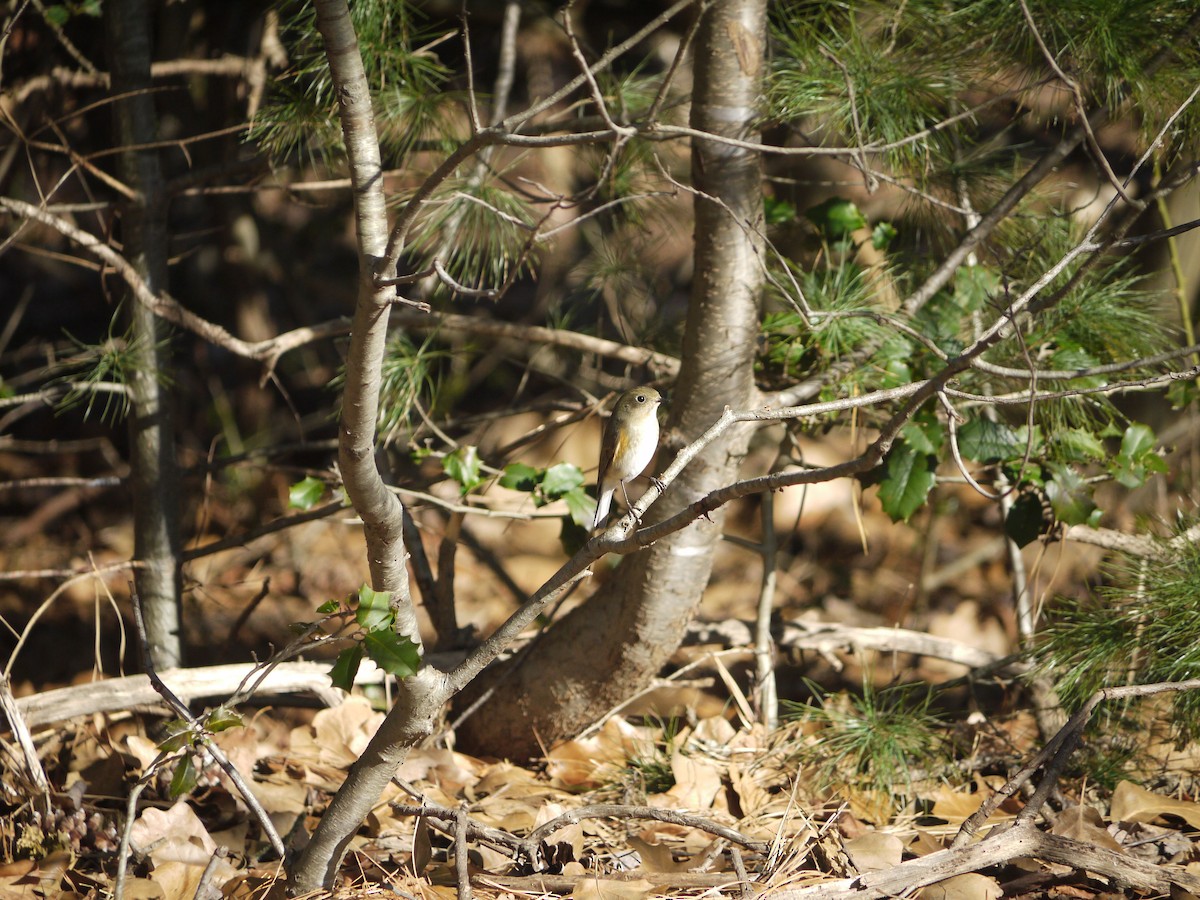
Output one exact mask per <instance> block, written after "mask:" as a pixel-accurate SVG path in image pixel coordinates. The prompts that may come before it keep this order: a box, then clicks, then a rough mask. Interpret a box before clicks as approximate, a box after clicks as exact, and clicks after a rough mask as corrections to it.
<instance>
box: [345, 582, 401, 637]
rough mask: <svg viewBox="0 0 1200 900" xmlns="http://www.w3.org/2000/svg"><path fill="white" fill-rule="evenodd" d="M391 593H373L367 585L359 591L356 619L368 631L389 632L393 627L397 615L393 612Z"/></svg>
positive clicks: (355, 612)
mask: <svg viewBox="0 0 1200 900" xmlns="http://www.w3.org/2000/svg"><path fill="white" fill-rule="evenodd" d="M391 599H392V593H391V591H373V590H371V588H370V587H368V586H367V585H365V584H364V585H363V586H362V587H360V588H359V589H358V609H356V610H355V611H354V619H355V621H356V622H358V624H359V625H361V626H362V627H363V628H365V629H366V630H367V631H370V632H375V631H387V630H388V629H390V628H391V627H392V622H394V621H395V618H396V614H395V612H393V611H392V607H391V604H390V603H389V601H390V600H391Z"/></svg>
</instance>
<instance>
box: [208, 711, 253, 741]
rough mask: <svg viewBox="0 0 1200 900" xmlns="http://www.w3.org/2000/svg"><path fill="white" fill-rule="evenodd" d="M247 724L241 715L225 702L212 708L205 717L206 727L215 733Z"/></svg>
mask: <svg viewBox="0 0 1200 900" xmlns="http://www.w3.org/2000/svg"><path fill="white" fill-rule="evenodd" d="M245 724H246V723H245V722H244V721H243V720H242V717H241V716H240V715H238V714H237V713H236V712H234V711H233V710H232V709H230V708H229V707H228V706H225V705H224V704H221V705H220V706H218V707H217V708H216V709H213V710H210V711H209V713H208V715H207V716H205V717H204V727H205V728H207V729H208V730H209V731H211V732H212V733H213V734H219V733H221V732H222V731H228V730H229V729H230V728H241V727H242V726H243V725H245Z"/></svg>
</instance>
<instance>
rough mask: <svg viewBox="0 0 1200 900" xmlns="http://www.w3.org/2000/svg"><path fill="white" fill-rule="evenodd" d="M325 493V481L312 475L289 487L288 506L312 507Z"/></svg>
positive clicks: (296, 507) (297, 507) (292, 507)
mask: <svg viewBox="0 0 1200 900" xmlns="http://www.w3.org/2000/svg"><path fill="white" fill-rule="evenodd" d="M324 493H325V482H323V481H322V480H321V479H320V478H313V477H312V476H311V475H309V476H308V477H306V478H305V479H304V480H303V481H297V482H296V483H295V484H293V485H292V486H291V487H290V488H288V507H289V508H291V509H312V508H313V507H314V506H315V505H316V503H317V501H318V500H320V499H321V497H322V495H323V494H324Z"/></svg>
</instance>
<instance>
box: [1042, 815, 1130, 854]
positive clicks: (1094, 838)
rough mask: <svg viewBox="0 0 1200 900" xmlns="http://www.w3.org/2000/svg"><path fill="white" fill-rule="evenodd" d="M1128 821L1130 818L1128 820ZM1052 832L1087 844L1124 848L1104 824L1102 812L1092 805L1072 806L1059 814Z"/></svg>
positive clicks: (1111, 848) (1118, 849) (1108, 847)
mask: <svg viewBox="0 0 1200 900" xmlns="http://www.w3.org/2000/svg"><path fill="white" fill-rule="evenodd" d="M1126 821H1128V820H1126ZM1050 833H1051V834H1058V835H1062V836H1063V837H1069V838H1073V839H1075V840H1077V841H1082V842H1083V843H1085V844H1092V845H1094V846H1096V847H1103V848H1104V849H1106V850H1116V851H1121V850H1124V848H1123V847H1122V846H1121V844H1120V842H1118V841H1117V839H1116V838H1114V837H1113V836H1112V835H1111V834H1109V831H1108V829H1107V828H1106V827H1105V825H1104V820H1103V819H1102V818H1100V813H1098V812H1096V810H1094V809H1092V807H1090V806H1070V807H1068V808H1066V809H1064V810H1063V811H1062V813H1060V814H1059V816H1058V818H1057V819H1056V820H1055V821H1054V825H1053V827H1051V829H1050Z"/></svg>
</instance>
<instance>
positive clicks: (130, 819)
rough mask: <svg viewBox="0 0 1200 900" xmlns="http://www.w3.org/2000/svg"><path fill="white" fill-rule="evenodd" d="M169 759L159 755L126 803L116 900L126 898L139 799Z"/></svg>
mask: <svg viewBox="0 0 1200 900" xmlns="http://www.w3.org/2000/svg"><path fill="white" fill-rule="evenodd" d="M166 758H167V754H166V753H160V754H158V757H157V758H156V759H155V760H154V762H152V763H151V764H150V765H149V767H147V769H146V774H144V775H143V776H142V777H141V778H139V779H138V781H137V784H135V785H134V786H133V788H132V790H130V792H129V799H128V800H126V801H125V826H124V827H123V828H122V829H121V844H120V846H119V847H118V849H117V877H116V884H115V885H114V887H113V897H114V900H124V897H125V872H126V869H128V867H129V842H130V836H131V835H132V834H133V823H134V820H135V819H137V802H138V797H140V796H142V791H144V790H145V789H146V787H147V785H149V784H150V781H151V780H152V779H153V778H154V776H155V774H156V773H157V772H158V767H159V765H160V764H161V763H162V761H163V760H165V759H166Z"/></svg>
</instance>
